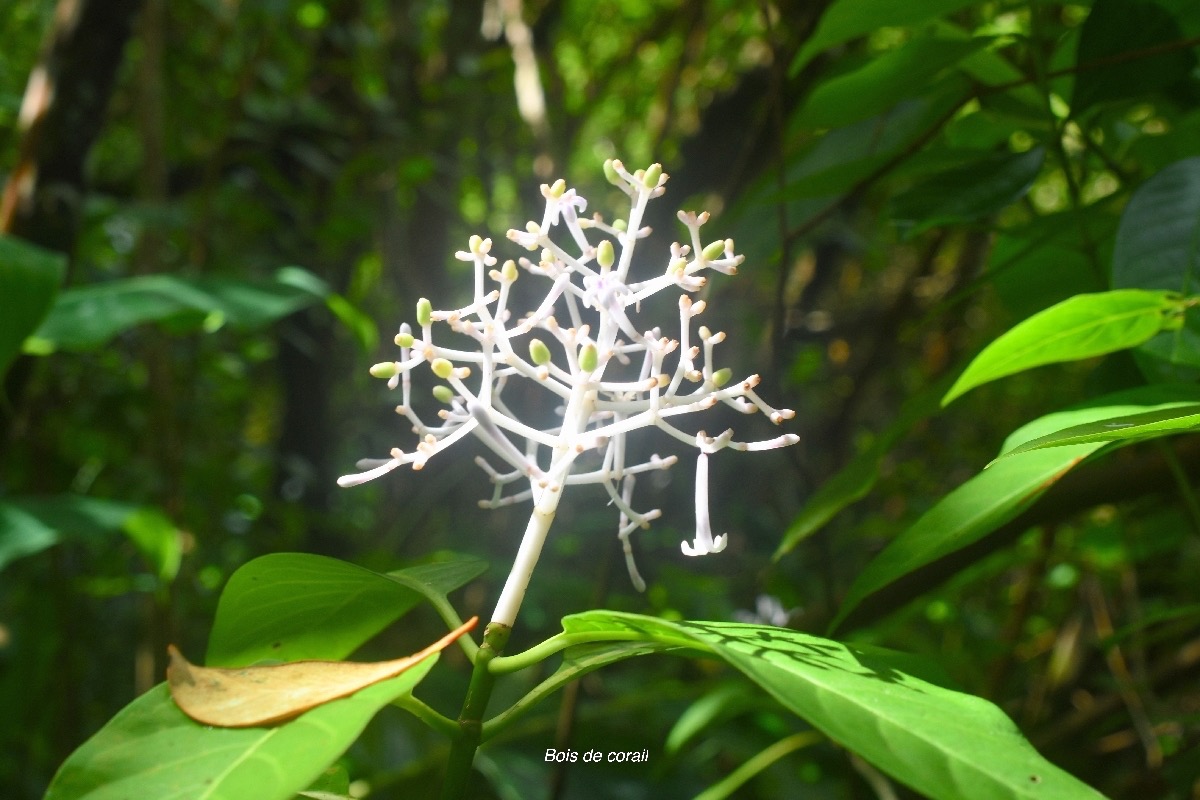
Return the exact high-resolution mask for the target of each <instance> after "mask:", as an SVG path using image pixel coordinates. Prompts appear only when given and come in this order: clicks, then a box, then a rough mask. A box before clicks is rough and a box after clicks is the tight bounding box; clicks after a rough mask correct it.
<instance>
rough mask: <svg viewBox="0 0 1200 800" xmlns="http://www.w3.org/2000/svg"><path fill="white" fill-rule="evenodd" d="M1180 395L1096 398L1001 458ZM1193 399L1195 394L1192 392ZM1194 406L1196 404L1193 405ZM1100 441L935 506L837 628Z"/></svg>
mask: <svg viewBox="0 0 1200 800" xmlns="http://www.w3.org/2000/svg"><path fill="white" fill-rule="evenodd" d="M1181 391H1182V392H1186V391H1188V390H1175V389H1174V388H1172V389H1171V391H1167V390H1165V389H1164V388H1163V387H1143V388H1141V389H1138V390H1133V391H1128V392H1120V393H1117V394H1113V395H1109V396H1106V397H1102V398H1098V399H1097V400H1094V401H1092V402H1090V403H1089V405H1088V407H1086V408H1076V409H1072V410H1068V411H1057V412H1055V413H1053V414H1047V415H1046V416H1044V417H1040V418H1038V419H1036V420H1034V421H1032V422H1030V423H1028V424H1026V425H1023V426H1022V427H1020V428H1018V429H1017V430H1016V431H1014V432H1013V433H1012V434H1011V435H1010V436H1009V437H1008V439H1007V440H1006V441H1005V443H1004V446H1003V447H1002V448H1001V451H1000V452H1001V453H1002V454H1003V453H1009V452H1011V451H1013V450H1015V449H1017V448H1018V447H1020V446H1021V445H1024V444H1025V443H1027V442H1031V441H1033V440H1035V439H1038V438H1040V437H1042V436H1046V435H1049V434H1052V433H1054V432H1055V431H1060V430H1063V429H1064V428H1070V427H1073V426H1076V425H1085V424H1088V423H1092V422H1098V421H1102V420H1106V419H1111V418H1113V417H1117V416H1120V415H1125V414H1138V413H1142V412H1145V411H1147V410H1152V409H1154V408H1156V407H1161V405H1162V404H1164V403H1168V402H1176V401H1179V400H1183V399H1187V398H1185V397H1183V396H1182V394H1181ZM1192 394H1196V392H1195V391H1192ZM1192 399H1193V401H1194V400H1196V399H1200V397H1195V398H1192ZM1104 445H1105V442H1103V441H1089V442H1084V443H1081V444H1073V445H1066V446H1063V447H1055V448H1052V449H1048V450H1033V451H1030V452H1025V453H1021V454H1020V455H1013V456H1012V457H1011V458H1002V459H999V460H998V461H996V462H995V463H994V464H993V465H992V466H990V467H988V468H987V469H985V470H983V471H982V472H980V473H979V474H978V475H976V476H975V477H973V478H971V479H970V480H968V481H967V482H966V483H964V484H962V485H961V486H959V487H958V488H957V489H955V490H954V491H952V492H950V493H949V494H948V495H946V496H945V497H943V498H942V499H941V500H939V501H938V502H937V503H936V504H935V505H934V506H933V507H932V508H931V509H929V510H928V511H926V512H925V513H924V514H923V515H922V516H921V517H920V518H919V519H918V520H917V521H916V522H914V523H913V524H912V526H911V527H909V528H907V529H906V530H904V531H903V532H902V533H901V534H900V535H899V536H897V537H896V538H895V539H893V540H892V542H891V543H890V544H888V546H887V547H886V548H884V550H883V552H881V553H880V554H879V555H877V556H876V557H875V558H874V559H873V560H872V561H871V562H870V563H869V564H868V565H867V566H866V568H865V569H864V570H863V571H862V572H861V573H859V575H858V577H857V578H856V579H855V581H854V583H853V584H851V586H850V590H849V591H848V592H847V593H846V598H845V600H843V602H842V607H841V609H840V610H839V611H838V614H837V616H836V617H835V618H834V621H833V623H832V625H831V626H830V627H831V629H833V628H836V627H837V626H838V625H839V624H841V622H842V621H843V620H844V619H845V618H846V617H847V616H848V615H849V614H850V612H851V611H853V610H854V608H855V607H857V606H858V604H859V603H861V602H862V601H863V600H864V599H865V598H867V597H868V596H870V595H871V594H874V593H875V592H877V591H879V590H880V589H882V588H883V587H885V586H887V585H888V584H890V583H892V582H894V581H896V580H898V579H899V578H901V577H903V576H904V575H907V574H908V573H910V572H913V571H914V570H916V569H918V568H920V567H923V566H925V565H926V564H930V563H932V562H933V561H936V560H937V559H939V558H941V557H943V556H945V555H949V554H950V553H953V552H955V551H957V550H961V549H962V548H964V547H966V546H967V545H969V544H972V543H973V542H976V541H978V540H979V539H981V538H983V537H984V536H986V535H987V534H989V533H991V532H992V531H994V530H996V528H998V527H1000V526H1001V525H1003V524H1004V523H1006V522H1008V521H1009V520H1011V519H1013V518H1014V517H1016V516H1017V514H1019V513H1020V512H1021V511H1023V510H1024V509H1025V508H1027V507H1028V506H1029V505H1030V504H1031V503H1032V502H1033V501H1034V500H1036V499H1037V498H1038V497H1040V496H1041V495H1042V494H1043V493H1044V492H1045V491H1046V490H1047V489H1049V488H1050V487H1051V486H1053V485H1054V483H1056V482H1057V481H1058V480H1059V479H1060V478H1062V477H1063V476H1064V475H1066V474H1067V473H1068V472H1070V471H1071V470H1072V469H1073V468H1075V466H1077V465H1078V464H1079V463H1080V462H1082V461H1083V460H1084V459H1085V458H1087V457H1088V456H1089V455H1091V454H1092V453H1094V452H1096V451H1097V450H1099V449H1100V448H1101V447H1104Z"/></svg>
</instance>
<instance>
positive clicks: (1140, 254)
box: [1112, 157, 1200, 374]
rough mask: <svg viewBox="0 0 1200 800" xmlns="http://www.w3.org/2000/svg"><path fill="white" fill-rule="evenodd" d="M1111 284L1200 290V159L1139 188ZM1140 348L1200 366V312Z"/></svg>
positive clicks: (1124, 220) (1125, 219)
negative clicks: (1180, 325)
mask: <svg viewBox="0 0 1200 800" xmlns="http://www.w3.org/2000/svg"><path fill="white" fill-rule="evenodd" d="M1112 284H1113V287H1114V288H1118V289H1121V288H1127V287H1129V288H1140V289H1162V290H1165V291H1174V292H1179V293H1181V294H1184V295H1191V294H1196V293H1197V292H1200V157H1195V158H1188V159H1184V160H1183V161H1178V162H1176V163H1174V164H1172V165H1171V166H1169V167H1167V168H1166V169H1164V170H1163V171H1161V172H1159V173H1158V174H1157V175H1155V176H1154V177H1153V178H1151V179H1150V180H1148V181H1146V183H1144V184H1143V185H1142V186H1141V187H1139V188H1138V190H1137V191H1136V192H1134V194H1133V197H1131V198H1130V200H1129V204H1128V205H1127V206H1126V207H1125V211H1124V212H1123V213H1122V215H1121V224H1120V227H1119V228H1118V229H1117V240H1116V244H1115V245H1114V248H1113V263H1112ZM1139 352H1142V353H1145V354H1146V355H1148V356H1150V357H1151V358H1156V359H1159V360H1161V361H1164V362H1167V363H1169V364H1183V365H1189V366H1191V367H1200V314H1198V313H1197V312H1196V310H1194V309H1193V310H1191V311H1190V312H1189V313H1188V314H1187V319H1186V322H1185V324H1184V325H1183V326H1182V327H1179V328H1177V329H1174V330H1171V331H1170V332H1167V333H1164V334H1163V335H1161V336H1158V337H1156V338H1154V339H1152V340H1150V341H1149V342H1147V343H1146V345H1144V346H1143V347H1141V348H1139ZM1193 374H1194V373H1193Z"/></svg>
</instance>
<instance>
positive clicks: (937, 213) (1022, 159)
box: [891, 147, 1045, 236]
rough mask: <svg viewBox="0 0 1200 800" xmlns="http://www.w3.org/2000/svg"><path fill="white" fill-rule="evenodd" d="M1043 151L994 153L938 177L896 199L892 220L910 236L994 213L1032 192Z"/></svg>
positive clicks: (922, 183) (924, 182)
mask: <svg viewBox="0 0 1200 800" xmlns="http://www.w3.org/2000/svg"><path fill="white" fill-rule="evenodd" d="M1044 158H1045V151H1044V150H1043V149H1042V148H1040V147H1035V148H1033V149H1032V150H1029V151H1027V152H1024V153H995V154H991V155H988V156H986V157H984V158H981V159H980V160H979V161H976V162H975V163H973V164H964V165H962V166H959V167H955V168H953V169H950V170H947V171H945V172H943V173H941V174H939V175H935V176H933V177H932V178H930V179H929V180H927V181H923V182H921V183H919V184H917V185H916V186H914V187H912V188H911V189H909V190H907V191H905V192H904V193H902V194H900V195H897V196H896V197H895V199H894V200H893V201H892V206H891V217H892V220H893V221H894V222H895V223H896V224H897V225H898V226H900V228H901V229H902V230H903V231H904V232H905V234H906V235H908V236H915V235H916V234H918V233H920V232H921V231H924V230H928V229H929V228H935V227H938V226H939V225H953V224H960V223H964V222H973V221H975V220H978V219H982V218H984V217H988V216H991V215H992V214H995V213H996V212H998V211H1000V210H1001V209H1002V208H1005V207H1006V206H1008V205H1010V204H1012V203H1014V202H1016V201H1017V200H1019V199H1020V198H1021V197H1023V196H1024V195H1025V193H1026V192H1027V191H1029V187H1030V186H1031V185H1032V184H1033V181H1034V179H1035V178H1036V177H1037V175H1038V172H1039V171H1040V170H1041V168H1042V161H1043V160H1044Z"/></svg>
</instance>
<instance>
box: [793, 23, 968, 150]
mask: <svg viewBox="0 0 1200 800" xmlns="http://www.w3.org/2000/svg"><path fill="white" fill-rule="evenodd" d="M989 42H990V40H989V39H985V38H976V39H943V38H935V37H931V36H922V37H919V38H916V39H912V40H911V41H909V42H907V43H905V44H904V45H902V46H901V47H899V48H897V49H895V50H890V51H888V52H886V53H882V54H880V55H879V56H877V57H875V58H872V59H869V60H868V61H867V62H866V63H865V64H864V65H863V66H862V67H860V68H859V69H856V70H854V71H853V72H849V73H846V74H843V75H838V76H836V77H834V78H830V79H829V80H826V81H824V82H823V83H821V84H820V85H818V86H817V88H816V89H814V90H813V92H812V94H811V95H810V96H809V98H808V101H807V102H806V103H805V104H804V108H803V109H802V110H801V111H800V114H799V117H798V122H799V123H800V124H802V125H804V126H805V127H806V128H840V127H842V126H844V125H850V124H851V123H854V122H858V121H859V120H863V119H867V118H868V117H873V116H875V115H876V114H879V113H882V112H883V111H886V110H887V109H889V108H891V107H892V106H894V105H896V103H898V102H899V101H901V100H906V99H908V98H910V97H915V96H917V95H919V94H923V93H925V92H927V91H928V90H929V83H930V82H931V81H932V80H933V79H934V78H935V77H936V76H937V75H938V74H939V73H941V72H942V71H943V70H946V69H948V68H950V67H952V66H954V65H955V64H957V63H958V62H959V61H961V60H962V59H964V58H965V57H967V56H968V55H970V54H971V53H974V52H975V51H977V50H980V49H982V48H984V47H986V46H987V45H988V43H989Z"/></svg>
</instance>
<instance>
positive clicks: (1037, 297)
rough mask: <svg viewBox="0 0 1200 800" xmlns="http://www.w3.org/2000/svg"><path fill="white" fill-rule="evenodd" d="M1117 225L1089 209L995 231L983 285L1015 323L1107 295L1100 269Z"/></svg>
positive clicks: (1108, 216) (1112, 217)
mask: <svg viewBox="0 0 1200 800" xmlns="http://www.w3.org/2000/svg"><path fill="white" fill-rule="evenodd" d="M1117 222H1118V218H1117V217H1116V216H1115V215H1113V214H1109V213H1105V212H1104V211H1103V209H1100V208H1095V207H1087V208H1081V209H1078V210H1070V211H1064V212H1061V213H1057V214H1047V215H1045V216H1043V217H1038V218H1036V219H1033V220H1030V221H1028V222H1025V223H1023V224H1020V225H1015V226H1012V227H1008V228H1004V229H1003V230H1000V231H997V232H996V237H995V244H994V245H993V247H992V250H991V254H990V255H989V256H988V267H987V275H986V276H985V279H986V280H987V281H988V282H990V283H991V284H992V286H993V287H995V290H996V294H997V295H998V296H999V297H1000V299H1001V301H1003V303H1004V306H1005V308H1007V309H1008V310H1009V312H1010V313H1011V314H1012V315H1013V316H1014V317H1015V318H1017V319H1024V318H1025V317H1028V316H1032V315H1033V314H1035V313H1037V312H1038V311H1041V310H1042V309H1044V308H1048V307H1050V306H1052V305H1054V304H1055V303H1061V302H1062V301H1063V300H1066V299H1067V298H1069V297H1072V296H1073V295H1077V294H1086V293H1089V292H1102V291H1105V290H1106V289H1108V288H1110V287H1109V285H1108V280H1107V276H1105V275H1104V274H1103V269H1102V268H1098V264H1105V263H1108V259H1109V257H1110V255H1111V252H1112V241H1113V238H1114V237H1115V236H1116V232H1117ZM1096 250H1099V251H1100V252H1099V253H1097V254H1096V259H1095V260H1093V257H1092V254H1093V253H1094V252H1095V251H1096Z"/></svg>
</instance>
